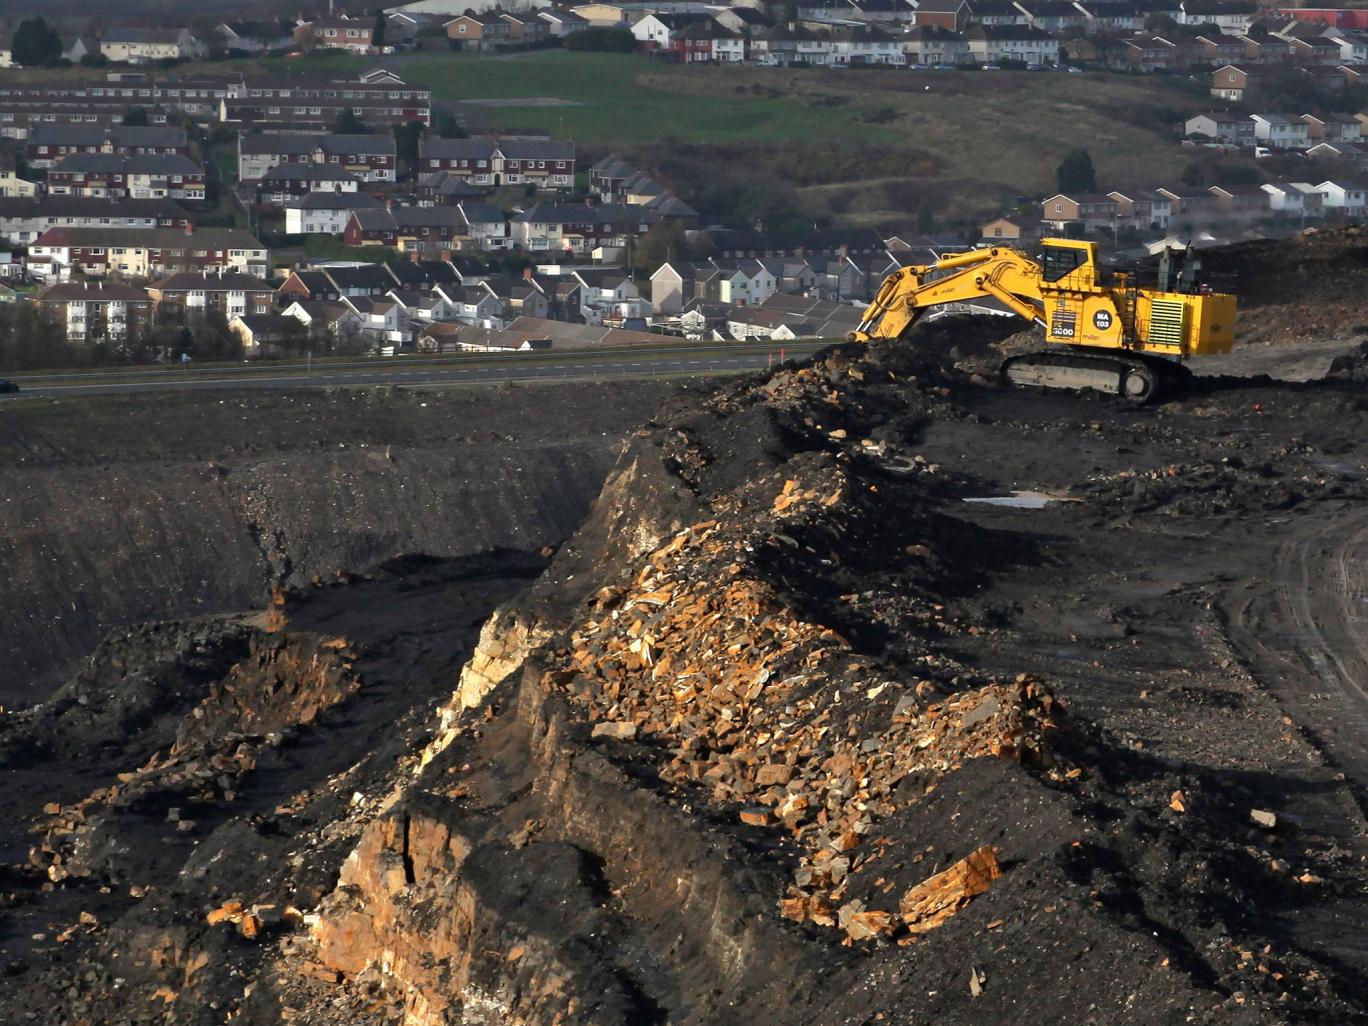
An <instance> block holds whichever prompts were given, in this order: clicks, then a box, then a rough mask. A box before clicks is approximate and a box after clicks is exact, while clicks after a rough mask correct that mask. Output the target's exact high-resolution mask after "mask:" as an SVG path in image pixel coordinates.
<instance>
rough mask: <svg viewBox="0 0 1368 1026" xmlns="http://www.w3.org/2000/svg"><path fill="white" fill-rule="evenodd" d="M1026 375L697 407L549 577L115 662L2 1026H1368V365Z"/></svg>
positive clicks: (515, 565) (155, 635)
mask: <svg viewBox="0 0 1368 1026" xmlns="http://www.w3.org/2000/svg"><path fill="white" fill-rule="evenodd" d="M1314 245H1317V246H1320V245H1324V243H1322V242H1317V243H1315V244H1314ZM1346 245H1350V246H1357V245H1358V243H1357V241H1356V237H1354V238H1351V239H1349V241H1348V243H1347V244H1346ZM1283 256H1284V257H1285V256H1286V254H1283ZM1346 259H1347V257H1346ZM1251 309H1253V310H1254V311H1256V315H1257V316H1260V317H1262V318H1263V321H1262V323H1263V324H1265V325H1268V326H1272V325H1274V324H1275V323H1276V317H1277V316H1279V315H1278V312H1277V311H1276V310H1273V309H1271V308H1262V309H1261V308H1260V306H1259V304H1258V303H1254V304H1252V305H1251ZM1019 327H1020V326H1019V324H1018V323H1015V322H1013V321H1010V320H1007V319H1004V318H988V319H966V318H953V317H951V318H945V319H942V320H937V321H933V322H929V323H924V324H921V325H919V326H918V327H917V328H916V329H915V332H914V333H913V335H912V336H911V338H909V339H908V340H906V341H904V342H891V341H882V340H876V341H873V342H871V343H869V344H868V345H857V344H846V345H841V346H835V347H832V348H831V349H829V350H827V351H825V352H824V353H823V354H821V355H820V356H819V357H818V358H816V359H814V360H813V361H811V362H810V363H808V364H804V365H794V364H786V365H784V366H781V367H778V368H776V369H775V370H773V371H772V372H770V373H768V374H765V375H756V376H752V377H747V378H739V379H735V380H733V381H730V382H728V383H726V384H723V385H721V386H709V387H707V388H702V387H691V388H687V389H681V390H679V391H678V392H677V393H675V394H674V395H671V396H669V397H667V398H666V399H665V400H664V402H663V403H662V404H661V405H660V406H659V408H658V410H657V411H656V413H655V414H654V415H653V416H652V417H651V418H650V419H648V420H646V421H645V422H644V423H642V425H641V426H640V427H639V428H638V429H637V430H636V431H635V432H634V433H633V434H632V435H631V436H630V437H629V438H628V439H627V441H626V443H625V444H624V445H623V447H622V450H621V452H620V454H619V455H618V457H617V460H616V463H615V464H614V467H613V469H612V471H611V472H610V473H609V474H608V477H607V481H606V483H605V484H604V486H603V488H602V491H601V492H600V493H599V494H598V496H597V498H596V499H595V500H594V502H593V504H592V508H591V509H590V510H589V511H588V514H587V516H586V517H585V518H584V520H583V522H582V523H581V524H580V525H579V527H578V529H577V530H576V531H575V532H574V533H573V534H571V535H570V536H569V537H568V538H567V539H566V540H565V541H564V542H563V543H562V544H559V545H558V546H554V552H553V551H552V548H547V549H546V550H545V551H522V552H514V551H511V550H502V551H494V552H487V553H481V554H474V555H462V556H459V557H456V558H448V559H438V558H433V557H426V556H416V555H413V556H404V557H397V558H393V559H390V560H388V561H385V562H383V563H380V564H378V565H376V566H374V567H372V568H370V569H363V568H360V567H358V568H355V569H354V570H353V571H352V572H348V573H343V574H339V575H331V576H329V577H328V578H327V579H326V580H324V579H318V580H314V581H309V580H303V581H290V582H277V586H276V588H275V590H274V593H273V597H272V599H271V601H270V604H269V605H268V606H267V607H266V608H265V609H264V610H263V611H262V612H260V613H257V614H255V615H235V616H219V617H203V618H200V619H197V620H195V621H193V622H180V623H166V624H160V625H154V626H148V627H144V628H138V629H129V630H126V631H122V632H119V633H117V634H115V635H113V636H111V637H109V638H107V639H106V641H105V642H104V643H103V644H102V645H101V646H100V647H99V648H98V649H97V650H96V651H95V653H94V654H93V655H92V656H91V657H90V658H89V659H88V660H87V661H86V663H85V664H84V665H83V667H82V669H81V670H80V671H79V672H78V673H77V674H76V675H75V676H74V677H73V678H72V679H71V680H70V681H69V682H68V683H67V684H66V685H64V686H63V687H62V688H61V689H60V690H59V691H58V692H57V693H56V695H55V696H54V697H53V698H52V699H51V700H50V701H48V702H46V703H44V704H43V705H40V706H36V707H34V708H32V709H28V710H24V711H21V712H14V713H10V714H8V715H6V716H5V717H4V719H3V720H2V721H0V762H2V763H3V765H4V766H5V767H6V772H7V774H9V780H10V781H11V783H12V786H11V787H9V788H6V789H5V792H4V798H3V801H4V802H5V803H6V805H5V809H6V812H7V820H8V822H10V823H11V824H12V827H11V829H10V830H9V832H8V833H7V834H6V836H5V852H6V858H5V860H4V861H5V862H6V863H8V865H7V868H6V869H5V881H4V887H3V889H0V895H2V896H3V901H4V904H5V916H4V918H3V921H0V949H2V951H3V954H2V955H0V958H2V959H3V962H0V964H3V965H4V966H5V969H6V972H5V974H4V976H3V979H0V1009H3V1015H0V1017H2V1018H3V1019H4V1020H5V1021H7V1022H16V1023H22V1022H40V1023H54V1024H57V1023H61V1024H76V1023H81V1024H84V1026H116V1024H119V1026H132V1024H138V1026H142V1024H149V1026H150V1024H154V1023H156V1024H161V1023H176V1024H178V1026H179V1024H191V1026H199V1024H205V1026H207V1024H211V1023H224V1022H233V1023H262V1024H265V1023H277V1022H292V1023H308V1024H311V1026H342V1024H347V1026H352V1024H368V1026H369V1024H374V1026H382V1024H383V1026H390V1024H400V1023H403V1024H407V1026H439V1024H442V1026H445V1024H452V1023H490V1024H493V1023H499V1024H513V1023H520V1024H529V1026H533V1024H535V1026H542V1024H545V1026H551V1024H565V1026H568V1024H594V1026H609V1024H612V1026H629V1024H630V1026H638V1024H662V1026H663V1024H679V1026H683V1024H695V1023H697V1024H704V1023H706V1024H710V1026H712V1024H730V1023H736V1024H751V1023H766V1024H771V1023H772V1024H794V1026H798V1024H803V1026H834V1024H862V1026H875V1024H879V1023H917V1024H922V1023H925V1024H932V1023H934V1024H937V1026H970V1024H973V1026H981V1024H985V1023H993V1024H1027V1023H1030V1024H1036V1023H1042V1022H1044V1023H1068V1024H1090V1023H1095V1024H1098V1026H1104V1024H1105V1026H1117V1024H1137V1026H1139V1024H1146V1026H1148V1024H1183V1023H1206V1024H1213V1026H1214V1024H1222V1026H1225V1024H1237V1026H1255V1024H1268V1026H1273V1024H1289V1023H1295V1024H1324V1026H1331V1024H1336V1026H1338V1024H1351V1023H1364V1022H1368V941H1366V940H1365V935H1364V931H1363V929H1362V924H1363V923H1364V922H1365V921H1368V864H1366V863H1365V856H1368V837H1365V821H1364V808H1365V805H1364V801H1365V795H1366V794H1368V791H1366V790H1365V789H1366V788H1368V759H1365V757H1364V754H1363V753H1364V752H1365V751H1368V745H1365V741H1366V740H1368V693H1366V691H1365V676H1364V667H1365V665H1368V640H1366V639H1365V633H1364V632H1365V624H1366V623H1368V620H1365V616H1366V615H1368V614H1365V613H1364V612H1363V610H1362V606H1363V599H1364V597H1365V595H1368V581H1365V574H1366V573H1368V571H1366V570H1365V566H1364V563H1365V558H1366V557H1365V556H1364V555H1363V552H1364V549H1363V542H1364V538H1365V537H1368V523H1365V521H1364V514H1363V508H1364V499H1365V497H1368V496H1366V494H1365V493H1366V492H1368V483H1366V481H1368V447H1365V443H1364V442H1363V439H1364V438H1365V437H1368V390H1365V387H1366V386H1365V383H1366V382H1368V339H1365V341H1364V342H1363V343H1362V344H1358V343H1356V342H1355V333H1354V331H1353V330H1352V326H1350V327H1347V328H1345V329H1344V330H1343V332H1342V333H1341V336H1340V337H1341V339H1342V341H1343V343H1344V345H1343V346H1342V347H1341V348H1342V349H1343V350H1345V353H1344V355H1343V356H1341V357H1340V358H1339V359H1337V360H1335V361H1334V364H1333V366H1332V368H1331V371H1330V373H1329V374H1328V375H1325V376H1321V374H1320V373H1319V372H1317V374H1316V375H1315V377H1313V378H1312V379H1311V380H1307V381H1303V382H1290V381H1279V380H1274V379H1272V378H1267V377H1257V378H1246V377H1239V376H1237V375H1236V369H1234V368H1231V369H1230V370H1231V372H1230V373H1228V374H1224V375H1222V376H1209V377H1198V378H1195V379H1194V380H1193V382H1192V383H1191V385H1190V387H1189V388H1188V390H1187V391H1186V392H1185V393H1184V394H1182V395H1179V396H1175V397H1173V398H1170V399H1168V400H1165V401H1161V402H1159V403H1156V404H1154V405H1152V406H1148V407H1136V406H1133V405H1127V404H1124V403H1122V402H1118V401H1116V400H1114V399H1107V398H1104V397H1099V396H1092V395H1086V394H1085V395H1081V396H1080V395H1064V394H1060V393H1058V392H1043V391H1035V390H1030V389H1020V388H1004V387H1003V386H1002V385H1001V384H1000V383H999V382H998V381H997V380H996V378H995V376H994V375H992V374H990V373H985V369H986V368H992V367H995V366H996V364H997V362H998V360H999V358H1000V344H1002V343H1004V342H1008V340H1007V335H1008V333H1009V332H1015V331H1018V330H1019ZM1269 330H1270V331H1272V330H1273V329H1272V327H1270V328H1269ZM1322 341H1324V340H1322ZM1008 344H1009V345H1010V344H1011V343H1010V342H1008ZM1294 358H1295V357H1294ZM1326 362H1328V357H1327V360H1326ZM985 499H986V500H993V501H973V500H985Z"/></svg>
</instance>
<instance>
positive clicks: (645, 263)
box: [636, 220, 689, 271]
mask: <svg viewBox="0 0 1368 1026" xmlns="http://www.w3.org/2000/svg"><path fill="white" fill-rule="evenodd" d="M688 258H689V243H688V239H687V238H686V237H685V234H684V229H683V228H681V227H680V225H679V222H678V221H675V220H668V221H661V222H660V223H659V224H655V225H652V226H651V229H650V231H648V232H647V233H646V234H645V235H643V236H642V237H641V238H640V239H639V240H638V241H637V244H636V265H637V266H638V267H640V268H642V269H643V270H646V271H654V270H655V269H656V268H658V267H659V266H660V265H661V264H663V263H664V262H665V261H667V260H680V259H683V260H687V259H688Z"/></svg>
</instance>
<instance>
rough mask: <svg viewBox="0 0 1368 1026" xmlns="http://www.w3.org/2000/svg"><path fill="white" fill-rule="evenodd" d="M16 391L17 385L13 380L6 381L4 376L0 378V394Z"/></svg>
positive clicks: (17, 389)
mask: <svg viewBox="0 0 1368 1026" xmlns="http://www.w3.org/2000/svg"><path fill="white" fill-rule="evenodd" d="M17 391H19V386H18V385H16V384H15V383H14V382H13V381H6V380H5V379H4V378H0V395H4V394H6V393H9V392H17Z"/></svg>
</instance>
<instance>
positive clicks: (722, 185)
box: [64, 50, 1206, 229]
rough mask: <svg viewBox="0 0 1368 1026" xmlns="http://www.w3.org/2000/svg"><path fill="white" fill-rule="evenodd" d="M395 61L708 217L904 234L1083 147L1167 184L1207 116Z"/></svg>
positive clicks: (996, 79) (1061, 98)
mask: <svg viewBox="0 0 1368 1026" xmlns="http://www.w3.org/2000/svg"><path fill="white" fill-rule="evenodd" d="M387 60H389V61H392V62H393V63H395V64H396V65H398V66H399V67H400V68H401V70H402V73H403V74H404V76H405V77H406V79H408V80H409V81H412V82H415V83H421V84H423V85H426V86H429V87H430V88H431V89H432V90H433V93H434V95H435V96H436V97H437V98H438V99H439V100H445V101H455V102H462V101H472V100H478V101H498V102H497V103H492V104H491V103H478V104H474V105H468V106H466V107H465V108H464V112H465V115H466V117H467V119H468V121H469V123H470V124H471V126H472V128H477V129H480V128H483V129H494V130H496V129H526V128H540V129H546V130H548V131H550V132H552V133H554V134H556V135H558V136H562V137H568V138H573V139H575V140H576V141H577V142H578V143H580V146H581V153H582V155H583V156H585V157H587V158H589V159H591V160H592V159H594V158H596V157H598V156H600V155H602V154H603V153H606V152H608V151H609V150H610V149H611V150H618V151H619V152H622V153H624V154H625V155H627V156H629V157H631V158H633V159H636V160H638V161H640V162H642V163H643V164H645V165H647V166H649V167H652V168H654V169H656V170H658V171H660V172H663V173H664V175H665V176H666V177H668V178H672V179H673V180H674V183H675V184H676V186H677V187H678V189H679V191H680V192H681V194H682V195H684V196H685V197H686V198H688V199H689V200H690V201H691V202H694V203H695V205H699V201H701V203H702V207H703V209H704V210H705V212H706V213H709V214H714V215H719V214H727V215H730V216H744V217H746V218H747V219H750V220H771V221H772V220H773V218H774V217H775V216H777V215H776V211H777V212H779V213H784V212H788V213H789V214H792V213H793V212H796V216H801V217H803V218H808V219H832V218H835V219H839V220H841V221H844V222H846V223H855V224H869V225H875V226H878V227H882V228H894V229H906V228H908V227H910V226H911V224H912V223H913V222H914V221H916V220H917V218H918V215H919V214H920V215H922V216H923V217H924V216H926V215H930V216H932V217H934V219H935V223H936V224H937V225H940V226H952V225H956V224H967V223H969V222H972V221H973V220H974V219H977V218H979V217H982V216H984V215H988V214H992V213H995V212H997V211H999V210H1001V209H1003V206H1004V205H1005V204H1010V203H1012V202H1013V201H1014V200H1015V199H1016V198H1017V197H1020V196H1033V195H1040V194H1042V193H1046V192H1049V191H1050V190H1052V189H1053V188H1054V168H1055V166H1056V165H1057V164H1058V163H1059V160H1060V159H1061V157H1062V156H1063V154H1064V153H1065V152H1066V151H1067V150H1069V149H1071V148H1072V147H1074V146H1080V145H1081V146H1086V147H1088V148H1089V149H1090V150H1091V152H1092V155H1093V159H1094V161H1095V163H1096V165H1097V168H1098V177H1099V184H1102V185H1105V186H1106V187H1107V188H1124V187H1132V188H1133V187H1154V186H1156V185H1162V184H1171V183H1174V182H1176V181H1177V179H1178V175H1179V173H1180V171H1181V169H1182V167H1183V165H1184V164H1185V163H1186V160H1187V158H1186V157H1185V156H1184V155H1183V154H1182V152H1181V151H1180V149H1179V147H1178V146H1177V144H1176V140H1175V138H1174V137H1173V136H1172V135H1171V133H1170V130H1169V125H1171V124H1172V123H1173V122H1175V121H1176V120H1178V119H1179V118H1180V117H1181V116H1183V115H1184V114H1187V113H1189V112H1191V111H1194V110H1197V109H1199V108H1201V107H1202V106H1204V105H1205V104H1206V99H1205V97H1204V95H1203V92H1202V90H1201V85H1200V83H1199V82H1196V81H1188V80H1186V79H1176V80H1175V79H1166V78H1162V77H1156V76H1149V77H1138V76H1125V75H1103V74H1083V75H1063V74H1058V73H1045V72H1034V73H1028V72H1012V71H997V72H981V71H965V72H949V71H947V72H925V71H921V72H914V71H905V70H890V71H853V70H848V71H832V70H802V69H780V68H758V67H719V66H701V67H687V66H680V65H666V64H661V63H658V62H655V61H651V60H648V59H647V58H645V57H641V56H637V55H624V54H598V53H569V52H566V51H563V50H543V51H536V52H532V53H527V54H513V55H505V56H482V55H478V54H464V53H438V54H413V55H401V56H399V57H395V58H390V59H387ZM370 63H373V62H371V61H368V60H365V59H362V58H354V57H346V56H340V55H334V56H326V57H310V58H303V59H294V60H290V59H283V58H282V59H269V60H247V61H235V62H219V63H212V64H203V65H198V66H196V65H191V66H188V67H186V68H185V69H183V73H186V74H213V75H221V74H231V73H242V72H244V71H245V72H248V73H253V72H266V73H272V74H299V75H318V74H320V73H324V74H337V75H343V74H349V73H354V72H355V71H357V70H359V69H360V68H362V67H365V66H367V65H368V64H370ZM79 73H80V72H77V71H75V69H73V71H71V72H66V73H64V74H66V75H71V74H79ZM742 193H750V194H751V197H750V198H749V199H748V200H745V201H744V202H742V201H741V200H739V199H738V198H737V197H739V196H740V195H741V194H742Z"/></svg>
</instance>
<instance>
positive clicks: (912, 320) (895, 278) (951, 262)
mask: <svg viewBox="0 0 1368 1026" xmlns="http://www.w3.org/2000/svg"><path fill="white" fill-rule="evenodd" d="M942 272H948V273H942ZM933 275H936V276H935V277H932V276H933ZM1040 277H1041V268H1040V265H1039V264H1037V263H1036V262H1035V261H1034V260H1031V259H1029V258H1028V257H1027V256H1026V255H1025V254H1023V253H1019V252H1017V251H1016V250H1013V249H975V250H970V251H969V252H967V253H956V254H954V255H953V256H948V257H945V258H944V259H942V260H938V261H936V262H935V263H934V264H924V265H920V266H914V267H904V268H902V269H901V270H900V271H897V272H895V273H894V274H890V275H889V276H888V277H887V278H885V279H884V283H883V285H882V286H881V287H880V288H879V292H878V295H876V296H875V297H874V299H873V301H872V302H871V303H870V304H869V307H868V308H867V309H866V310H865V314H864V318H863V319H862V320H861V321H860V324H859V327H857V328H856V329H855V330H854V331H853V332H851V335H850V337H851V339H852V341H857V342H867V341H869V340H870V339H875V338H891V339H896V338H902V337H903V336H904V335H906V334H907V332H908V331H909V330H910V329H911V328H912V325H914V324H916V323H917V320H918V318H920V317H921V315H922V314H924V313H925V312H926V311H927V310H929V309H931V308H932V307H936V306H944V305H945V304H947V303H962V302H967V301H969V300H973V299H984V298H992V299H996V300H998V301H999V302H1000V303H1002V304H1003V305H1004V306H1006V307H1007V309H1009V310H1011V311H1013V312H1014V313H1016V314H1017V315H1018V316H1020V317H1024V318H1025V319H1026V320H1028V321H1035V322H1037V323H1040V324H1044V323H1045V322H1044V319H1043V317H1044V309H1045V304H1044V298H1043V296H1042V294H1041V290H1040Z"/></svg>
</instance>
